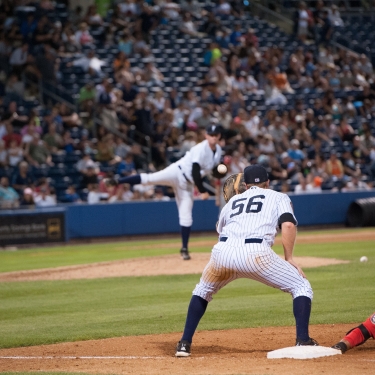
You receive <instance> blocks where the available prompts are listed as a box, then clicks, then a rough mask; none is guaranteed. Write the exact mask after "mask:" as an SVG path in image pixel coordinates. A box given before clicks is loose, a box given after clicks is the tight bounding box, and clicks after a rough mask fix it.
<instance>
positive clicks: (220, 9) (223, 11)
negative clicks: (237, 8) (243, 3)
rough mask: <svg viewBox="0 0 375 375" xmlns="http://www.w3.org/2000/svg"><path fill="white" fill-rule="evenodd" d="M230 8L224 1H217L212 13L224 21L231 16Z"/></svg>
mask: <svg viewBox="0 0 375 375" xmlns="http://www.w3.org/2000/svg"><path fill="white" fill-rule="evenodd" d="M231 11H232V7H231V5H230V3H229V2H227V1H225V0H219V3H218V4H217V6H216V8H215V9H214V13H215V14H217V15H218V16H219V17H220V18H223V19H226V18H228V16H229V15H230V14H231Z"/></svg>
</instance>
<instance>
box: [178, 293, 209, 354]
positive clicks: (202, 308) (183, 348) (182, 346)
mask: <svg viewBox="0 0 375 375" xmlns="http://www.w3.org/2000/svg"><path fill="white" fill-rule="evenodd" d="M207 305H208V302H207V301H206V300H205V299H203V298H202V297H199V296H195V295H193V296H192V297H191V300H190V304H189V308H188V313H187V317H186V323H185V329H184V333H183V335H182V338H181V341H179V342H178V343H177V348H176V354H175V356H176V357H188V356H189V355H190V348H191V343H192V341H193V336H194V333H195V331H196V329H197V327H198V324H199V322H200V320H201V319H202V316H203V315H204V313H205V312H206V309H207Z"/></svg>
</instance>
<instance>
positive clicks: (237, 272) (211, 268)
mask: <svg viewBox="0 0 375 375" xmlns="http://www.w3.org/2000/svg"><path fill="white" fill-rule="evenodd" d="M244 182H245V184H246V190H245V191H244V192H243V193H241V194H237V195H234V196H233V197H231V198H230V199H229V201H228V203H227V204H226V205H225V206H224V208H223V209H222V211H221V213H220V218H219V222H218V225H217V231H218V233H219V241H218V243H217V244H216V245H215V246H214V247H213V249H212V253H211V258H210V261H209V262H208V264H207V265H206V267H205V269H204V271H203V274H202V276H201V279H200V282H199V284H197V285H196V287H195V289H194V291H193V296H192V298H191V301H190V305H189V308H188V313H187V318H186V323H185V329H184V332H183V335H182V338H181V340H180V341H179V342H178V344H177V349H176V353H175V355H176V357H188V356H189V355H190V348H191V343H192V339H193V335H194V333H195V330H196V328H197V326H198V324H199V321H200V319H201V318H202V316H203V315H204V313H205V311H206V308H207V304H208V302H210V301H211V300H212V296H213V295H214V294H215V293H217V292H218V291H219V290H220V289H221V288H223V287H224V286H225V285H227V284H228V283H230V282H231V281H233V280H236V279H238V278H248V279H253V280H257V281H259V282H261V283H263V284H266V285H269V286H271V287H273V288H278V289H280V290H281V291H283V292H287V293H290V294H291V295H292V297H293V313H294V317H295V320H296V345H297V346H300V345H313V346H316V345H318V343H317V342H316V341H315V340H314V339H312V338H310V336H309V319H310V311H311V300H312V297H313V292H312V289H311V286H310V283H309V282H308V281H307V279H306V277H305V274H304V273H303V271H302V269H301V268H300V267H299V266H298V264H297V263H296V262H295V261H294V260H293V248H294V243H295V239H296V233H297V229H296V225H297V220H296V218H295V216H294V213H293V208H292V205H291V201H290V198H289V197H288V196H287V195H286V194H283V193H278V192H276V191H273V190H270V189H268V188H269V179H268V174H267V171H266V170H265V169H264V168H263V167H262V166H260V165H251V166H248V167H246V168H245V170H244ZM278 227H279V228H281V233H282V237H281V239H282V244H283V247H284V255H285V260H283V259H281V258H280V257H279V256H278V255H277V254H276V253H275V252H274V251H273V250H272V248H271V246H272V245H273V243H274V239H275V235H276V233H277V228H278Z"/></svg>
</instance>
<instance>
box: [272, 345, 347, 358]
mask: <svg viewBox="0 0 375 375" xmlns="http://www.w3.org/2000/svg"><path fill="white" fill-rule="evenodd" d="M337 354H341V351H340V350H337V349H333V348H328V347H327V346H290V347H288V348H283V349H277V350H273V351H272V352H268V353H267V358H269V359H276V358H294V359H309V358H319V357H328V356H331V355H337Z"/></svg>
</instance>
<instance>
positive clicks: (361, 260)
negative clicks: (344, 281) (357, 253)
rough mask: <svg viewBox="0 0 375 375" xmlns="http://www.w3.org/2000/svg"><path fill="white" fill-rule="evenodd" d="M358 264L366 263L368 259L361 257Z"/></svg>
mask: <svg viewBox="0 0 375 375" xmlns="http://www.w3.org/2000/svg"><path fill="white" fill-rule="evenodd" d="M359 261H360V262H367V261H368V259H367V257H366V256H363V257H361V259H360V260H359Z"/></svg>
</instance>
